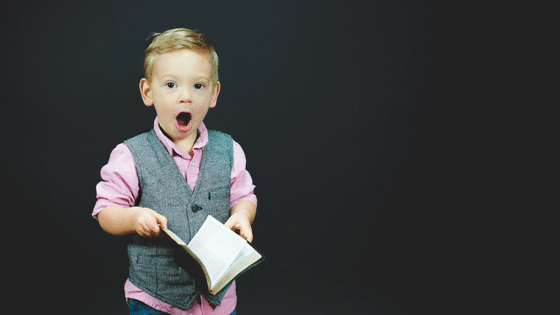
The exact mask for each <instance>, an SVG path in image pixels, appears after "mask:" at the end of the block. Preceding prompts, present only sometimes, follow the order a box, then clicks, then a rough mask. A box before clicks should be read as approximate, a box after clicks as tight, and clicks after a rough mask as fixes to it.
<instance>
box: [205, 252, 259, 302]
mask: <svg viewBox="0 0 560 315" xmlns="http://www.w3.org/2000/svg"><path fill="white" fill-rule="evenodd" d="M261 257H262V256H261V255H260V254H259V253H258V252H257V251H256V250H255V249H254V248H253V247H251V245H249V244H248V243H246V244H245V246H243V249H242V250H241V252H240V253H239V255H237V257H236V258H235V260H234V261H233V262H232V264H231V266H229V267H228V269H227V271H226V273H225V274H224V275H222V277H221V279H220V280H219V281H218V283H217V284H216V285H214V286H212V288H211V289H210V293H212V294H215V293H217V292H219V291H220V290H221V289H222V288H223V287H224V286H225V285H226V284H228V283H229V282H230V281H231V280H232V279H234V278H235V277H236V276H237V275H238V274H239V273H240V272H242V271H243V270H245V269H246V268H247V267H249V266H250V265H252V264H253V263H254V262H256V261H258V260H259V259H261Z"/></svg>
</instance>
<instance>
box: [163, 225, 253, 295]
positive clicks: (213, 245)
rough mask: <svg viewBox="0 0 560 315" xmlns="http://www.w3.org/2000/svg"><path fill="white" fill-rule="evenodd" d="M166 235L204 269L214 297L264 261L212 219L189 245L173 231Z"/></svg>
mask: <svg viewBox="0 0 560 315" xmlns="http://www.w3.org/2000/svg"><path fill="white" fill-rule="evenodd" d="M163 231H164V232H165V233H167V235H169V237H171V239H173V240H174V241H175V242H176V243H177V244H178V245H179V246H181V247H182V248H183V249H184V250H185V251H187V252H188V253H189V254H190V255H191V256H192V257H193V258H194V259H195V260H196V261H197V262H198V264H199V265H200V266H201V267H202V270H203V271H204V275H205V276H206V282H207V285H208V291H209V292H210V294H212V295H216V293H218V292H219V291H220V290H221V289H222V288H223V287H225V286H226V285H227V284H229V283H230V282H231V281H232V280H234V279H235V278H236V277H237V276H238V275H239V274H241V273H242V272H243V271H245V270H247V269H249V268H250V267H253V266H255V265H256V264H257V263H258V262H260V261H261V259H262V258H263V257H262V255H261V254H259V253H258V252H257V251H256V250H255V249H254V248H253V247H252V246H251V245H249V243H247V241H246V240H245V239H243V238H242V237H241V236H239V235H237V234H236V233H235V232H233V231H232V230H230V229H228V228H227V227H226V226H225V225H223V224H222V223H221V222H220V221H218V220H216V219H215V218H214V217H212V216H211V215H209V216H208V217H207V218H206V221H204V223H203V224H202V226H201V227H200V230H198V232H196V234H195V236H194V237H193V239H192V240H191V241H190V242H189V244H188V245H187V244H185V242H183V241H182V240H181V239H180V238H179V237H178V236H177V235H175V233H173V232H171V231H170V230H167V229H163Z"/></svg>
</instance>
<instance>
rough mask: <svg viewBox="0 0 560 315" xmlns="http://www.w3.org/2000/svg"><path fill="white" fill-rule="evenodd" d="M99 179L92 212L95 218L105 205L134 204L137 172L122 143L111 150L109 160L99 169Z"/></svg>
mask: <svg viewBox="0 0 560 315" xmlns="http://www.w3.org/2000/svg"><path fill="white" fill-rule="evenodd" d="M101 179H102V181H101V182H99V183H98V184H97V186H96V187H95V188H96V191H97V202H96V203H95V206H94V208H93V213H92V216H93V217H94V218H95V219H97V215H98V214H99V212H101V210H103V209H105V208H106V207H107V206H110V205H120V206H123V207H125V208H129V207H132V206H134V203H135V201H136V198H137V197H138V191H139V183H138V174H137V173H136V164H135V163H134V158H133V157H132V153H131V152H130V150H129V149H128V148H127V147H126V145H125V144H124V143H121V144H119V145H118V146H117V147H115V149H113V151H112V152H111V156H110V157H109V162H108V163H107V164H106V165H105V166H103V168H102V169H101Z"/></svg>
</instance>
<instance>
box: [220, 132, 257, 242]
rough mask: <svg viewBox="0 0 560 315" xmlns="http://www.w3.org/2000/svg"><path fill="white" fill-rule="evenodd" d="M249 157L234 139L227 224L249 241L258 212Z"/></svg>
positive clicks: (251, 238)
mask: <svg viewBox="0 0 560 315" xmlns="http://www.w3.org/2000/svg"><path fill="white" fill-rule="evenodd" d="M246 164H247V159H246V158H245V153H244V152H243V149H242V148H241V146H240V145H239V143H237V142H235V141H233V167H232V169H231V188H230V196H231V199H230V217H229V219H228V220H227V221H226V223H225V226H226V227H228V228H230V229H232V230H233V231H235V232H237V233H238V234H239V235H241V237H243V238H244V239H246V240H247V241H249V242H252V241H253V230H252V229H251V224H252V223H253V220H255V215H256V213H257V197H255V194H254V193H253V190H254V189H255V186H254V185H253V180H252V178H251V175H250V174H249V172H247V169H246Z"/></svg>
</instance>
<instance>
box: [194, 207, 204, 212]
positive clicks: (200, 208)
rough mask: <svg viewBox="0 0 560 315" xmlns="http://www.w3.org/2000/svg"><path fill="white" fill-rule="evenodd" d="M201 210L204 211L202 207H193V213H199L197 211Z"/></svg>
mask: <svg viewBox="0 0 560 315" xmlns="http://www.w3.org/2000/svg"><path fill="white" fill-rule="evenodd" d="M200 210H202V207H201V206H199V205H194V206H192V211H193V212H197V211H200Z"/></svg>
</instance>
